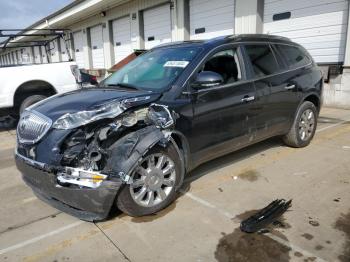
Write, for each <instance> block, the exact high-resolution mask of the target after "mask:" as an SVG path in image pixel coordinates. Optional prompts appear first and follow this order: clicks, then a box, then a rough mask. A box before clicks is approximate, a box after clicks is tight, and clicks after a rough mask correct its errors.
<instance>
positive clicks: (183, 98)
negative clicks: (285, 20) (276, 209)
mask: <svg viewBox="0 0 350 262" xmlns="http://www.w3.org/2000/svg"><path fill="white" fill-rule="evenodd" d="M322 86H323V81H322V74H321V71H320V70H319V69H318V68H317V66H316V64H315V62H314V61H313V59H312V58H311V56H310V55H309V54H308V52H307V51H306V50H305V49H304V48H303V47H301V46H300V45H298V44H296V43H293V42H291V41H290V40H289V39H286V38H282V37H278V36H270V35H237V36H226V37H220V38H215V39H212V40H208V41H185V42H180V43H171V44H167V45H162V46H159V47H156V48H154V49H152V50H150V51H149V52H147V53H145V54H143V55H141V56H139V57H138V58H136V59H135V60H133V61H132V62H130V63H129V64H127V65H126V66H124V67H123V68H121V69H120V70H118V71H117V72H115V73H113V74H112V75H110V76H109V77H108V78H106V79H105V80H104V81H103V82H102V83H100V86H99V87H98V88H94V89H87V90H80V91H74V92H70V93H66V94H61V95H56V96H54V97H50V98H48V99H46V100H44V101H42V102H39V103H37V104H35V105H33V106H31V107H30V108H28V109H26V111H25V112H24V113H23V115H21V119H20V122H19V124H18V127H17V138H18V146H17V150H16V164H17V167H18V169H19V170H20V171H21V173H22V175H23V179H24V181H25V182H26V183H27V184H28V185H29V186H30V187H31V188H32V189H33V191H34V193H35V194H36V195H37V196H38V197H39V198H41V199H42V200H44V201H47V202H49V203H50V204H51V205H53V206H55V207H57V208H58V209H61V210H63V211H66V212H68V213H71V214H73V215H76V216H78V217H80V218H81V219H84V220H88V221H92V220H100V219H104V218H106V217H107V216H108V214H109V211H110V210H111V208H112V207H113V206H114V205H116V206H117V207H118V208H119V209H121V210H122V211H124V212H125V213H127V214H129V215H132V216H142V215H148V214H152V213H155V212H157V211H159V210H161V209H163V208H164V207H166V206H167V205H169V203H171V202H172V201H173V200H174V199H175V197H176V192H177V190H178V189H179V188H180V187H181V184H182V181H183V179H184V176H185V174H186V173H188V172H189V171H190V170H191V169H193V168H195V167H196V166H198V165H200V164H201V163H203V162H205V161H208V160H211V159H214V158H216V157H220V156H222V155H224V154H227V153H229V152H232V151H235V150H237V149H240V148H243V147H246V146H248V145H251V144H253V143H256V142H259V141H262V140H264V139H267V138H270V137H273V136H281V137H283V140H284V142H285V143H286V144H287V145H289V146H292V147H304V146H306V145H308V144H309V143H310V141H311V139H312V138H313V136H314V134H315V129H316V124H317V117H318V113H319V111H320V107H321V93H322Z"/></svg>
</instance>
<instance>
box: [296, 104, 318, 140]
mask: <svg viewBox="0 0 350 262" xmlns="http://www.w3.org/2000/svg"><path fill="white" fill-rule="evenodd" d="M314 128H315V114H314V112H313V111H312V110H311V109H307V110H305V111H304V112H303V113H302V115H301V117H300V121H299V137H300V139H301V140H303V141H307V140H309V139H310V137H311V136H312V135H313V132H314Z"/></svg>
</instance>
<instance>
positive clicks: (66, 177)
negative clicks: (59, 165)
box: [57, 167, 107, 188]
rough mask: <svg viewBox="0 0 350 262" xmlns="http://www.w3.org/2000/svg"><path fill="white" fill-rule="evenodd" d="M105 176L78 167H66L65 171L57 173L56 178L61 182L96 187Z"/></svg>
mask: <svg viewBox="0 0 350 262" xmlns="http://www.w3.org/2000/svg"><path fill="white" fill-rule="evenodd" d="M106 178H107V176H106V175H103V174H101V173H99V172H94V171H88V170H84V169H79V168H69V167H67V168H66V172H60V173H58V174H57V180H58V181H59V182H60V183H63V184H74V185H78V186H84V187H90V188H97V187H99V186H100V185H101V183H102V182H103V181H104V180H105V179H106Z"/></svg>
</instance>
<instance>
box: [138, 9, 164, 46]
mask: <svg viewBox="0 0 350 262" xmlns="http://www.w3.org/2000/svg"><path fill="white" fill-rule="evenodd" d="M143 19H144V21H143V23H144V29H145V31H144V35H145V48H146V49H150V48H152V47H154V46H157V45H159V44H162V43H168V42H171V15H170V5H169V4H166V5H161V6H159V7H155V8H151V9H147V10H145V11H144V13H143Z"/></svg>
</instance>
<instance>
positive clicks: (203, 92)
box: [189, 47, 255, 162]
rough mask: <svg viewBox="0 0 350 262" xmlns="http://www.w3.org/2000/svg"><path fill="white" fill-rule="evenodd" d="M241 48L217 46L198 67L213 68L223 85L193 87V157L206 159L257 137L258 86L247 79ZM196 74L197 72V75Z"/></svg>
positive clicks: (201, 69)
mask: <svg viewBox="0 0 350 262" xmlns="http://www.w3.org/2000/svg"><path fill="white" fill-rule="evenodd" d="M240 61H242V60H241V53H240V51H239V48H237V47H232V48H229V49H224V50H218V51H217V52H215V53H214V54H213V55H212V56H209V58H208V59H207V60H206V62H205V63H204V64H203V66H201V67H200V70H199V71H198V73H199V72H201V71H213V72H216V73H218V74H220V75H221V76H222V78H223V80H224V82H223V83H222V84H221V85H218V86H215V87H208V88H206V89H200V90H197V91H194V94H193V96H192V101H193V113H194V116H193V121H192V131H191V135H190V136H191V137H190V139H189V141H190V142H189V143H190V148H191V151H192V153H193V155H194V161H196V162H204V161H207V160H209V159H213V158H215V157H218V156H220V155H223V154H226V153H228V152H231V151H233V150H235V149H238V148H240V147H243V146H244V145H246V144H248V143H249V142H250V141H253V140H254V136H255V126H254V120H253V113H254V112H253V110H252V106H253V105H254V103H255V101H254V99H255V90H254V85H253V84H252V82H248V81H246V80H245V75H244V74H242V69H243V68H242V66H241V63H240ZM194 77H195V76H194Z"/></svg>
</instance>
